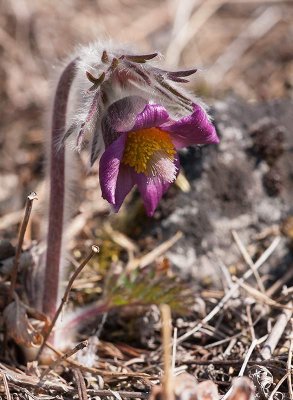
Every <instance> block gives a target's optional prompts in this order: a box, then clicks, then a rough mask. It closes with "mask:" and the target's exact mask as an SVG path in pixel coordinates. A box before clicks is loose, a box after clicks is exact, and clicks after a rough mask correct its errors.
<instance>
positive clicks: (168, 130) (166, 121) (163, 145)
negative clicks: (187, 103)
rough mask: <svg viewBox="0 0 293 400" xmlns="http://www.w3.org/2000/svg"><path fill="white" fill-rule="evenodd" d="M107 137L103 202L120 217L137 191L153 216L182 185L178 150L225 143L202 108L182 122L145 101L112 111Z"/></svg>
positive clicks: (135, 99)
mask: <svg viewBox="0 0 293 400" xmlns="http://www.w3.org/2000/svg"><path fill="white" fill-rule="evenodd" d="M102 131H103V136H104V138H107V143H106V149H105V151H104V153H103V155H102V157H101V159H100V184H101V189H102V195H103V197H104V198H105V199H106V200H107V201H108V202H109V203H111V204H112V205H113V206H114V209H115V211H118V210H119V209H120V207H121V204H122V203H123V201H124V199H125V196H126V195H127V194H128V193H129V191H130V190H131V189H132V187H133V186H134V185H137V187H138V190H139V192H140V194H141V196H142V199H143V202H144V206H145V209H146V211H147V214H148V215H149V216H152V215H153V213H154V211H155V209H156V207H157V205H158V203H159V201H160V199H161V197H162V196H163V194H164V193H165V192H166V190H167V189H168V188H169V186H170V185H171V183H172V182H174V181H175V179H176V176H177V174H178V171H179V158H178V154H177V150H179V149H181V148H183V147H186V146H189V145H198V144H208V143H218V141H219V139H218V136H217V134H216V131H215V128H214V126H213V125H212V124H211V122H210V121H209V119H208V116H207V114H206V112H205V110H204V109H203V108H202V107H201V106H199V105H196V104H193V111H192V112H191V113H190V114H189V115H187V116H184V117H182V118H180V119H179V120H177V121H176V120H173V119H172V118H171V117H170V115H169V114H168V112H167V110H166V109H165V108H164V107H163V106H162V105H159V104H150V103H149V102H147V101H146V100H145V99H144V98H142V97H139V96H128V97H125V98H123V99H121V100H118V101H116V102H115V103H113V104H112V105H110V106H109V108H108V110H107V112H106V114H105V116H104V117H103V119H102ZM109 138H110V140H109Z"/></svg>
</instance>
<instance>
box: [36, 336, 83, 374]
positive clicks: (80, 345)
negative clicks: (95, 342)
mask: <svg viewBox="0 0 293 400" xmlns="http://www.w3.org/2000/svg"><path fill="white" fill-rule="evenodd" d="M87 346H88V341H87V340H84V341H83V342H80V343H78V344H77V345H76V346H75V347H74V348H73V349H70V350H68V351H67V352H66V353H65V354H63V355H62V356H59V357H58V358H57V360H55V361H54V362H52V364H51V365H49V367H48V368H46V369H45V370H44V371H43V372H42V374H41V376H40V380H42V379H44V377H45V376H46V375H48V373H49V372H50V371H52V370H54V369H55V368H56V367H57V365H60V364H61V363H62V362H63V361H65V360H66V359H67V358H69V357H71V356H73V354H75V353H77V352H78V351H79V350H82V349H84V348H85V347H87Z"/></svg>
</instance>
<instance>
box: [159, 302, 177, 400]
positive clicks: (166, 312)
mask: <svg viewBox="0 0 293 400" xmlns="http://www.w3.org/2000/svg"><path fill="white" fill-rule="evenodd" d="M160 310H161V316H162V340H163V365H164V376H163V379H162V397H163V400H174V388H173V379H174V377H173V371H172V360H171V337H172V319H171V310H170V307H169V306H168V305H167V304H162V305H161V306H160Z"/></svg>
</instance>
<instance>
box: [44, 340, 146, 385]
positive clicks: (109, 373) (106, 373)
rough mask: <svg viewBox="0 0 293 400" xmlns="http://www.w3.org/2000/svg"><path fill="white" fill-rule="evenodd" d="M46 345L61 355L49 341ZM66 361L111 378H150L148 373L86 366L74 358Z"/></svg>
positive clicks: (76, 366) (84, 369)
mask: <svg viewBox="0 0 293 400" xmlns="http://www.w3.org/2000/svg"><path fill="white" fill-rule="evenodd" d="M46 346H47V347H48V348H49V349H50V350H52V351H53V352H54V353H56V354H57V355H58V356H63V353H62V352H61V351H60V350H57V349H56V348H55V347H54V346H52V345H51V344H50V343H49V342H47V343H46ZM66 362H67V363H68V364H70V365H72V366H73V367H75V368H79V369H81V370H82V371H87V372H90V373H92V374H98V375H101V376H107V377H112V378H114V377H115V378H117V377H123V376H127V377H130V376H134V377H136V378H150V375H148V374H145V373H142V372H116V371H103V370H102V369H98V368H92V367H87V366H86V365H83V364H81V363H79V362H77V361H75V360H71V359H66Z"/></svg>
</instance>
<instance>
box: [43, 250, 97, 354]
mask: <svg viewBox="0 0 293 400" xmlns="http://www.w3.org/2000/svg"><path fill="white" fill-rule="evenodd" d="M99 251H100V250H99V247H98V246H92V249H91V252H90V253H89V255H88V256H87V257H86V258H85V259H84V260H83V261H82V262H81V264H80V265H79V267H78V268H77V269H76V270H75V271H74V273H73V274H72V276H71V278H70V279H69V282H68V284H67V287H66V290H65V293H64V295H63V297H62V300H61V303H60V305H59V307H58V309H57V311H56V312H55V315H54V318H53V320H52V322H51V324H50V326H49V328H48V330H47V332H46V334H45V336H44V340H43V343H42V345H41V347H40V350H39V352H38V355H37V358H39V357H40V355H41V353H42V351H43V349H44V346H45V344H46V342H47V340H48V338H49V337H50V334H51V332H52V330H53V328H54V326H55V324H56V321H57V319H58V317H59V315H60V314H61V311H62V308H63V307H64V305H65V304H66V302H67V300H68V296H69V293H70V290H71V288H72V285H73V283H74V281H75V279H76V278H77V276H78V275H79V274H80V273H81V271H82V270H83V268H84V267H85V266H86V264H87V263H88V262H89V261H90V259H91V258H92V257H93V255H94V254H97V253H98V252H99Z"/></svg>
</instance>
